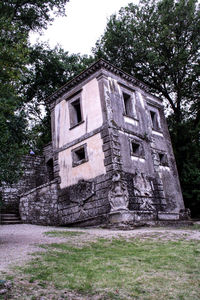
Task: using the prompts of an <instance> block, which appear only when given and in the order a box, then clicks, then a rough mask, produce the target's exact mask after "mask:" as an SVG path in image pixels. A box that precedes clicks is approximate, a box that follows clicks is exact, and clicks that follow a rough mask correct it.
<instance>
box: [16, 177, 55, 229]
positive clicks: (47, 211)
mask: <svg viewBox="0 0 200 300" xmlns="http://www.w3.org/2000/svg"><path fill="white" fill-rule="evenodd" d="M57 191H58V186H57V181H56V180H53V181H51V182H48V183H46V184H43V185H41V186H39V187H37V188H35V189H32V190H30V191H28V192H27V193H24V194H22V195H21V197H20V204H19V213H20V217H21V220H22V222H23V223H29V224H38V225H58V224H59V220H58V192H57Z"/></svg>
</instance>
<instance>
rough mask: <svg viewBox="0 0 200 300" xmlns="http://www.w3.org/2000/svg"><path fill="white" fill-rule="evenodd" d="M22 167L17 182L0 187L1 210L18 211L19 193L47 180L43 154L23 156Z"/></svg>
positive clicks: (7, 211) (6, 211)
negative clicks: (21, 172) (20, 175)
mask: <svg viewBox="0 0 200 300" xmlns="http://www.w3.org/2000/svg"><path fill="white" fill-rule="evenodd" d="M22 167H23V168H24V171H23V175H22V177H21V178H20V179H19V180H18V182H16V183H14V184H11V185H6V184H4V185H3V186H2V187H0V192H1V197H2V202H3V207H2V212H5V213H9V212H14V213H18V207H19V199H20V195H21V194H22V193H25V192H27V191H29V190H31V189H33V188H36V187H37V186H40V185H42V184H44V183H46V182H47V181H49V178H48V172H47V168H46V166H45V162H44V157H43V156H36V155H26V156H24V157H23V159H22Z"/></svg>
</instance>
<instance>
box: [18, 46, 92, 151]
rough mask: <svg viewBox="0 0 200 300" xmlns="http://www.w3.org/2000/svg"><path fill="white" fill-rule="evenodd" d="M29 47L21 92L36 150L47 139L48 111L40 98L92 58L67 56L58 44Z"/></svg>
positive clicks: (48, 139) (70, 76)
mask: <svg viewBox="0 0 200 300" xmlns="http://www.w3.org/2000/svg"><path fill="white" fill-rule="evenodd" d="M29 50H30V55H29V57H30V59H29V64H30V65H29V69H28V70H27V72H26V76H25V78H24V82H23V94H24V95H26V99H25V101H26V110H27V112H28V114H29V120H31V122H32V128H31V130H30V132H29V138H30V143H31V144H32V147H33V148H34V150H35V151H36V152H40V151H42V148H43V146H44V145H45V144H46V143H48V142H50V141H51V128H50V112H49V110H48V107H47V106H46V103H45V102H44V100H45V99H46V98H47V97H48V96H49V95H51V94H52V93H53V92H55V90H57V89H58V88H60V87H61V86H63V85H64V84H65V83H66V82H67V81H69V80H70V79H71V78H72V77H74V76H75V75H77V74H79V73H80V72H82V71H83V70H84V69H85V68H86V67H88V66H89V65H90V64H91V63H92V62H93V61H94V59H93V58H92V57H88V56H86V55H85V56H80V55H79V54H71V55H69V54H68V52H65V51H64V50H63V49H62V48H59V47H56V48H54V49H50V48H49V47H48V45H47V44H37V45H35V46H33V47H32V48H29ZM42 115H43V116H44V115H45V117H42Z"/></svg>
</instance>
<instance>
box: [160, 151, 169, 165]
mask: <svg viewBox="0 0 200 300" xmlns="http://www.w3.org/2000/svg"><path fill="white" fill-rule="evenodd" d="M158 157H159V162H160V165H161V166H168V161H167V155H166V154H165V153H158Z"/></svg>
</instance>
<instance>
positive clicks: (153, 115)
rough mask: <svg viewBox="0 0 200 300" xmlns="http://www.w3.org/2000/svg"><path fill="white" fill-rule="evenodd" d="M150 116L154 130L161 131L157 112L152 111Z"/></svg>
mask: <svg viewBox="0 0 200 300" xmlns="http://www.w3.org/2000/svg"><path fill="white" fill-rule="evenodd" d="M150 116H151V122H152V128H153V129H155V130H157V129H159V126H158V119H157V114H156V112H155V111H150Z"/></svg>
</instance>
